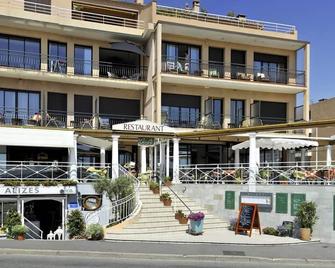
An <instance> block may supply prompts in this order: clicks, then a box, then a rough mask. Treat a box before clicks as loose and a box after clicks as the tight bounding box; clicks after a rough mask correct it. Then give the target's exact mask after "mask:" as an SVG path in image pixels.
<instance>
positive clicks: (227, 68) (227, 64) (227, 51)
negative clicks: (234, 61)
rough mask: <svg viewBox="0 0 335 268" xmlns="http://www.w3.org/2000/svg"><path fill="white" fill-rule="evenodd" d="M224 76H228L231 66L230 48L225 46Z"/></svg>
mask: <svg viewBox="0 0 335 268" xmlns="http://www.w3.org/2000/svg"><path fill="white" fill-rule="evenodd" d="M224 66H225V68H224V72H225V74H224V76H225V78H228V79H229V78H230V68H231V48H230V47H225V49H224Z"/></svg>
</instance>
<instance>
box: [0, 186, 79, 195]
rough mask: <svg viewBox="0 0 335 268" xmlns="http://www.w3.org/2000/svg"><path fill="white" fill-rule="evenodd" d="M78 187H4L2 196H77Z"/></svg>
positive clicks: (0, 190) (1, 188)
mask: <svg viewBox="0 0 335 268" xmlns="http://www.w3.org/2000/svg"><path fill="white" fill-rule="evenodd" d="M76 193H77V188H76V186H62V185H59V186H2V187H0V195H57V194H76Z"/></svg>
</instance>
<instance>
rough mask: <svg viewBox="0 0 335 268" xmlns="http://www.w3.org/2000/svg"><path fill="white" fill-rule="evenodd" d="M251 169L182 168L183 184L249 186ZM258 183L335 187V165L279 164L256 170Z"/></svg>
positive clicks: (258, 167) (246, 165)
mask: <svg viewBox="0 0 335 268" xmlns="http://www.w3.org/2000/svg"><path fill="white" fill-rule="evenodd" d="M250 173H251V169H250V168H249V165H248V164H236V165H231V164H227V165H224V164H212V165H210V164H208V165H185V166H180V170H179V180H180V181H181V182H182V183H194V184H201V183H214V184H246V183H248V180H249V175H250ZM256 182H257V184H263V185H264V184H265V185H268V184H271V185H272V184H282V185H302V184H305V185H306V184H308V185H335V162H333V163H332V164H331V165H329V163H328V165H327V163H326V162H276V163H261V164H260V165H258V166H257V167H256Z"/></svg>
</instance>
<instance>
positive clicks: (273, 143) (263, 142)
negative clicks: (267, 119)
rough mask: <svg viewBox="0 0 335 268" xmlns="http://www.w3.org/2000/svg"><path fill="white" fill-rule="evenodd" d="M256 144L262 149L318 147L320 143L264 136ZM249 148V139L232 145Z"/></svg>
mask: <svg viewBox="0 0 335 268" xmlns="http://www.w3.org/2000/svg"><path fill="white" fill-rule="evenodd" d="M256 146H257V147H258V148H261V149H273V150H282V149H284V150H289V149H297V148H304V147H317V146H319V143H318V142H317V141H309V140H299V139H283V138H271V139H264V138H262V139H257V140H256ZM247 148H249V141H244V142H241V143H239V144H236V145H234V146H233V147H232V149H233V150H240V149H247Z"/></svg>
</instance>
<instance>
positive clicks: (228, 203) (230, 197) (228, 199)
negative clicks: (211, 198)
mask: <svg viewBox="0 0 335 268" xmlns="http://www.w3.org/2000/svg"><path fill="white" fill-rule="evenodd" d="M225 209H235V192H234V191H226V194H225Z"/></svg>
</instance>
